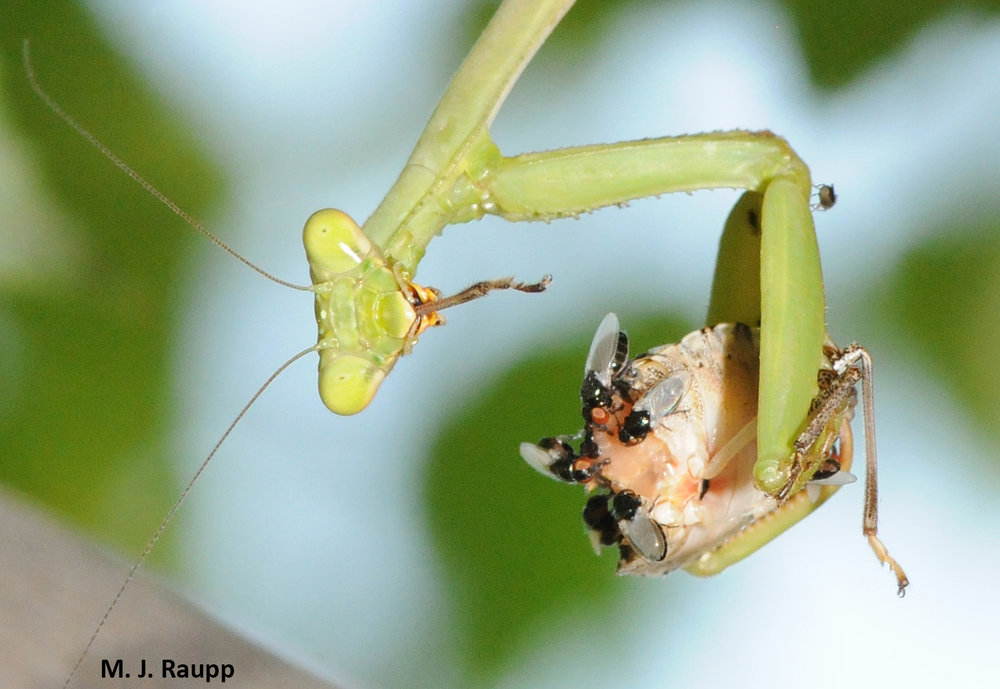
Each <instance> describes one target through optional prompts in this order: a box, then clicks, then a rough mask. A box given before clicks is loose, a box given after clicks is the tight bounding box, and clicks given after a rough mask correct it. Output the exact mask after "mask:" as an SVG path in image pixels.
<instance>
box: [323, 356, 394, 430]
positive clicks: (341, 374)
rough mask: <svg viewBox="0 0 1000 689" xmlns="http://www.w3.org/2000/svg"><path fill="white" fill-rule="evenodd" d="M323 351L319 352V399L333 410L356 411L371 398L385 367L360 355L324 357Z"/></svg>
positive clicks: (362, 407)
mask: <svg viewBox="0 0 1000 689" xmlns="http://www.w3.org/2000/svg"><path fill="white" fill-rule="evenodd" d="M324 353H325V352H320V367H319V396H320V399H322V400H323V404H325V405H326V407H327V409H329V410H330V411H332V412H333V413H334V414H342V415H345V416H347V415H350V414H357V413H358V412H359V411H361V410H362V409H364V408H365V407H367V406H368V403H369V402H371V401H372V398H373V397H374V396H375V393H376V392H377V391H378V388H379V385H381V384H382V381H383V380H385V370H384V369H383V368H380V367H379V366H376V365H375V364H374V363H372V362H371V361H368V360H367V359H365V358H364V357H361V356H356V355H351V354H342V355H340V356H331V357H328V358H324V357H323V354H324Z"/></svg>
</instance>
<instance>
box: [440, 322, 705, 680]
mask: <svg viewBox="0 0 1000 689" xmlns="http://www.w3.org/2000/svg"><path fill="white" fill-rule="evenodd" d="M622 324H623V326H624V327H625V328H626V329H627V330H628V332H629V335H630V339H631V341H632V351H633V353H638V352H640V351H642V350H643V349H644V348H649V347H653V346H656V345H661V344H666V343H668V342H672V341H676V340H679V339H680V338H681V337H682V336H683V335H684V334H685V333H686V332H688V331H689V330H691V328H690V327H688V325H686V324H684V323H683V322H682V321H681V320H680V319H677V318H672V317H667V316H656V317H644V318H643V317H632V316H628V315H623V316H622ZM593 327H594V328H596V327H597V323H596V322H595V323H594V324H593ZM592 337H593V330H590V331H589V332H586V333H583V332H581V333H577V334H576V335H575V336H569V337H566V338H565V339H566V341H567V342H568V344H567V345H565V346H562V347H560V348H558V349H552V350H546V351H541V352H538V353H536V354H534V355H532V356H531V357H529V358H527V359H525V360H524V361H522V362H521V363H519V364H517V365H516V366H514V367H513V368H512V369H511V370H509V371H508V372H506V373H505V374H504V375H503V376H502V377H501V378H500V379H499V380H497V381H496V382H494V383H492V384H489V385H487V386H485V387H483V388H482V389H479V390H477V391H476V395H475V398H474V399H473V400H471V401H470V403H469V406H468V407H467V408H466V411H465V413H464V414H462V415H461V416H459V417H456V418H455V419H454V420H453V421H452V422H451V423H450V424H449V425H448V426H446V427H444V428H442V429H441V432H440V434H439V435H438V440H437V443H436V445H435V446H434V449H433V451H432V454H431V458H430V463H429V466H428V470H427V473H426V475H427V484H426V488H425V495H426V501H427V509H428V514H429V519H430V526H431V531H432V534H433V537H434V540H435V543H436V546H437V551H438V553H439V555H440V557H441V561H442V565H443V572H444V576H445V582H446V584H448V591H449V593H450V600H451V602H452V612H453V615H454V616H455V618H456V622H457V625H456V626H457V630H458V631H457V633H458V634H460V635H461V638H460V640H458V641H457V643H456V646H457V648H460V649H461V651H462V653H463V654H464V661H465V663H466V669H467V672H468V674H469V676H470V679H471V680H472V681H473V683H480V684H485V683H487V681H488V680H490V679H493V678H495V677H496V676H498V674H499V673H500V671H501V670H502V669H503V667H504V664H505V663H506V662H507V661H509V660H510V659H511V658H512V657H513V655H514V654H515V653H516V652H517V650H518V648H519V647H518V646H517V645H515V644H514V643H513V642H512V640H514V639H516V640H518V643H520V644H523V643H525V641H524V640H525V639H529V638H531V637H533V636H537V635H538V634H539V633H540V632H542V631H543V625H551V624H552V623H553V620H558V619H560V617H561V616H564V615H566V614H569V613H570V612H574V613H576V614H579V613H580V611H581V610H582V611H590V613H589V614H591V615H594V616H595V618H596V617H599V616H600V615H601V610H602V609H603V610H605V611H606V610H607V609H608V606H609V605H611V604H613V602H614V601H615V600H616V599H617V597H618V595H619V594H620V593H621V592H622V591H623V590H624V587H623V582H622V581H621V580H617V579H616V578H615V577H613V576H611V573H612V572H613V571H614V561H615V559H616V553H614V552H606V553H605V556H604V557H601V558H597V557H595V556H594V554H593V552H592V550H591V547H590V543H589V541H588V539H587V537H586V536H585V532H584V527H583V522H582V520H581V517H580V512H581V510H582V509H583V504H584V501H585V498H584V492H583V490H582V489H581V488H578V487H575V486H567V485H563V484H560V483H557V482H556V481H550V480H547V479H545V478H544V477H542V476H539V475H538V474H537V473H536V472H535V471H534V470H532V469H531V468H530V467H528V465H527V464H525V463H524V461H523V460H522V459H521V458H520V457H519V455H518V450H517V445H518V443H519V442H520V441H523V440H528V441H532V442H535V441H538V440H539V439H541V438H542V437H544V436H552V435H559V434H564V433H574V432H575V431H577V430H579V429H580V427H581V426H582V425H583V419H582V418H581V416H580V402H579V386H580V382H581V381H582V378H583V363H584V360H585V359H586V355H587V350H588V348H589V346H590V339H591V338H592ZM596 627H599V622H596V621H595V628H596Z"/></svg>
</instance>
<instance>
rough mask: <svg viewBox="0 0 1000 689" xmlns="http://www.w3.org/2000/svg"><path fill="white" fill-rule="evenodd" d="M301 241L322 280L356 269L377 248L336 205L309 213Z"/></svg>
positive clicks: (311, 265) (314, 269)
mask: <svg viewBox="0 0 1000 689" xmlns="http://www.w3.org/2000/svg"><path fill="white" fill-rule="evenodd" d="M302 243H303V244H305V247H306V257H307V258H308V259H309V267H310V268H311V269H312V272H313V277H314V280H315V279H316V278H319V280H320V281H322V282H326V281H328V280H330V279H331V278H332V277H334V276H335V275H337V274H341V273H345V272H348V271H350V270H352V269H354V268H356V267H357V266H358V265H359V264H361V262H362V261H364V260H365V258H366V257H367V256H368V255H369V254H370V253H372V251H373V250H375V251H378V249H377V248H375V246H374V245H373V244H372V242H371V240H370V239H368V237H367V236H366V235H365V233H364V232H362V231H361V228H360V227H358V224H357V223H356V222H354V220H352V219H351V217H350V216H349V215H347V213H344V212H343V211H339V210H336V209H333V208H324V209H323V210H320V211H316V212H315V213H313V214H312V215H311V216H309V219H308V220H306V226H305V228H304V229H303V230H302Z"/></svg>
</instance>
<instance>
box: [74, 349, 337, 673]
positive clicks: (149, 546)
mask: <svg viewBox="0 0 1000 689" xmlns="http://www.w3.org/2000/svg"><path fill="white" fill-rule="evenodd" d="M316 347H317V346H316V345H313V346H312V347H309V348H307V349H303V350H302V351H301V352H299V353H298V354H296V355H295V356H293V357H292V358H291V359H289V360H288V361H286V362H285V363H283V364H282V365H281V366H279V367H278V368H277V369H275V371H274V373H272V374H271V375H270V376H268V378H267V380H265V381H264V384H263V385H261V386H260V387H259V388H257V392H255V393H254V394H253V397H251V398H250V400H249V401H248V402H247V403H246V404H244V405H243V408H242V409H240V411H239V413H238V414H236V416H235V418H233V420H232V422H231V423H230V424H229V427H228V428H226V430H225V431H224V432H223V433H222V435H221V436H219V439H218V440H217V441H216V442H215V445H213V446H212V450H211V451H210V452H209V453H208V455H207V456H206V457H205V459H204V460H202V462H201V464H199V465H198V469H197V470H196V471H195V472H194V475H193V476H191V479H190V480H189V481H188V482H187V485H186V486H184V489H183V490H182V491H181V492H180V495H178V496H177V499H176V500H175V501H174V504H173V506H172V507H171V508H170V511H169V512H167V514H166V516H165V517H164V518H163V520H162V521H160V525H159V526H158V527H156V531H154V532H153V535H152V536H151V537H150V539H149V541H148V542H147V543H146V547H145V548H143V549H142V553H141V554H140V555H139V557H138V558H137V559H136V561H135V563H134V564H133V565H132V568H131V569H130V570H129V571H128V574H127V575H125V580H124V581H122V585H121V586H119V587H118V592H117V593H115V597H114V598H113V599H112V600H111V602H110V603H109V604H108V607H107V608H106V609H105V610H104V615H102V616H101V620H100V622H98V623H97V626H96V627H94V631H93V633H91V635H90V639H88V640H87V645H86V646H84V647H83V651H82V652H81V653H80V656H79V657H78V658H77V659H76V663H74V664H73V669H72V670H70V673H69V676H68V677H66V681H65V682H63V689H66V687H67V686H69V683H70V682H71V681H72V680H73V677H74V676H75V675H76V671H77V670H78V669H79V668H80V665H81V664H82V663H83V661H84V659H85V658H86V657H87V654H88V653H89V652H90V647H91V646H93V645H94V641H95V640H96V639H97V637H98V635H99V634H100V633H101V630H102V629H104V625H105V623H106V622H107V621H108V618H109V617H110V616H111V613H112V611H114V609H115V608H116V607H117V606H118V601H119V600H121V597H122V595H123V594H124V593H125V590H126V589H127V588H128V587H129V585H130V584H131V583H132V580H133V579H135V575H136V574H138V572H139V568H140V567H142V565H143V564H144V563H145V562H146V558H148V557H149V554H150V553H151V552H153V548H155V547H156V544H157V543H158V542H159V540H160V536H162V535H163V532H164V531H166V529H167V526H168V525H169V524H170V522H172V521H173V519H174V516H175V515H176V514H177V511H178V510H179V509H180V508H181V505H183V504H184V501H185V500H186V499H187V496H188V494H189V493H190V492H191V489H192V488H194V484H195V483H197V481H198V479H199V478H201V475H202V474H203V473H204V471H205V469H206V467H208V463H209V462H210V461H212V458H213V457H214V456H215V453H216V452H218V451H219V448H220V447H222V444H223V443H224V442H226V439H227V438H228V437H229V434H230V433H232V432H233V429H235V428H236V425H237V424H238V423H239V422H240V421H242V420H243V417H244V416H246V413H247V412H248V411H250V407H252V406H253V405H254V402H256V401H257V400H258V398H260V396H261V395H262V394H264V391H265V390H266V389H267V388H268V386H269V385H270V384H271V383H273V382H274V380H275V378H277V377H278V376H280V375H281V374H282V373H283V372H284V370H285V369H286V368H288V367H289V366H291V365H292V364H293V363H295V362H296V361H298V360H299V359H301V358H302V357H304V356H305V355H306V354H309V353H310V352H315V351H316Z"/></svg>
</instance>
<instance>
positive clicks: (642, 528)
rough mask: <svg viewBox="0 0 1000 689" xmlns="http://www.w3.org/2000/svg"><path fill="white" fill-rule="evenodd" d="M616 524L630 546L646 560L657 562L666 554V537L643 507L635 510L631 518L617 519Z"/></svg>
mask: <svg viewBox="0 0 1000 689" xmlns="http://www.w3.org/2000/svg"><path fill="white" fill-rule="evenodd" d="M618 526H619V528H620V529H621V530H622V534H624V535H625V537H626V538H628V540H629V543H631V544H632V548H633V549H634V550H635V551H636V552H637V553H639V555H641V556H642V557H643V558H645V559H646V560H649V561H650V562H659V561H660V560H662V559H663V558H665V557H666V556H667V539H666V538H665V537H664V535H663V529H661V528H660V525H659V524H657V523H656V521H655V520H654V519H653V517H652V515H651V514H650V513H649V512H648V511H647V510H646V509H645V508H643V507H640V508H639V509H638V510H636V512H635V514H634V515H633V516H632V518H631V519H621V520H619V522H618Z"/></svg>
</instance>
